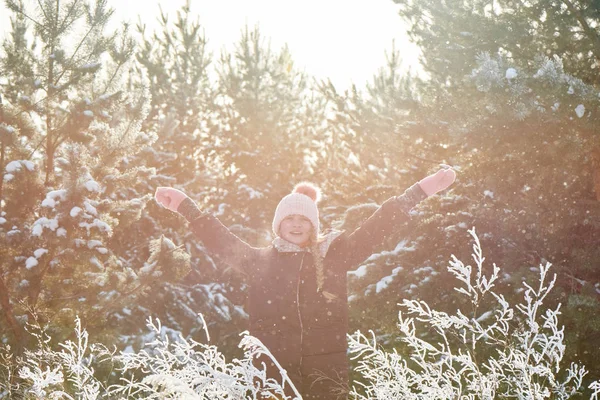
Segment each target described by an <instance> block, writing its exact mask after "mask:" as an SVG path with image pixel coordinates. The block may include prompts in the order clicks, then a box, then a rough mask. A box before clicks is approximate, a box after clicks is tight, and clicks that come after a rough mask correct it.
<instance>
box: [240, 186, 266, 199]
mask: <svg viewBox="0 0 600 400" xmlns="http://www.w3.org/2000/svg"><path fill="white" fill-rule="evenodd" d="M240 190H245V191H246V193H247V194H248V197H250V200H252V199H262V198H263V197H264V194H263V193H261V192H259V191H258V190H256V189H254V188H251V187H250V186H248V185H245V184H242V185H240Z"/></svg>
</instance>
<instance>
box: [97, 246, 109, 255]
mask: <svg viewBox="0 0 600 400" xmlns="http://www.w3.org/2000/svg"><path fill="white" fill-rule="evenodd" d="M96 251H97V252H98V253H100V254H106V253H108V250H107V249H106V247H97V248H96Z"/></svg>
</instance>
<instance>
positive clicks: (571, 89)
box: [567, 86, 575, 94]
mask: <svg viewBox="0 0 600 400" xmlns="http://www.w3.org/2000/svg"><path fill="white" fill-rule="evenodd" d="M567 93H568V94H573V93H575V90H574V89H573V86H569V90H567Z"/></svg>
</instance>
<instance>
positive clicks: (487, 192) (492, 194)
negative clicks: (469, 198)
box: [483, 190, 494, 199]
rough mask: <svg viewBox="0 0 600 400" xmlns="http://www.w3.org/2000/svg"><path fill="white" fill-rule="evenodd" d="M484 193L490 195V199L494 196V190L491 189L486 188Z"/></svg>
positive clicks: (486, 195)
mask: <svg viewBox="0 0 600 400" xmlns="http://www.w3.org/2000/svg"><path fill="white" fill-rule="evenodd" d="M483 195H484V196H485V197H489V198H490V199H493V198H494V192H492V191H491V190H484V191H483Z"/></svg>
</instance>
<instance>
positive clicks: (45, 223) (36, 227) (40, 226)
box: [31, 217, 58, 237]
mask: <svg viewBox="0 0 600 400" xmlns="http://www.w3.org/2000/svg"><path fill="white" fill-rule="evenodd" d="M44 228H47V229H50V230H51V231H55V230H56V229H57V228H58V220H56V219H55V218H52V219H48V218H46V217H42V218H39V219H38V220H37V221H35V222H34V223H33V228H32V229H31V234H32V235H33V236H38V237H39V236H41V235H42V232H44Z"/></svg>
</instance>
